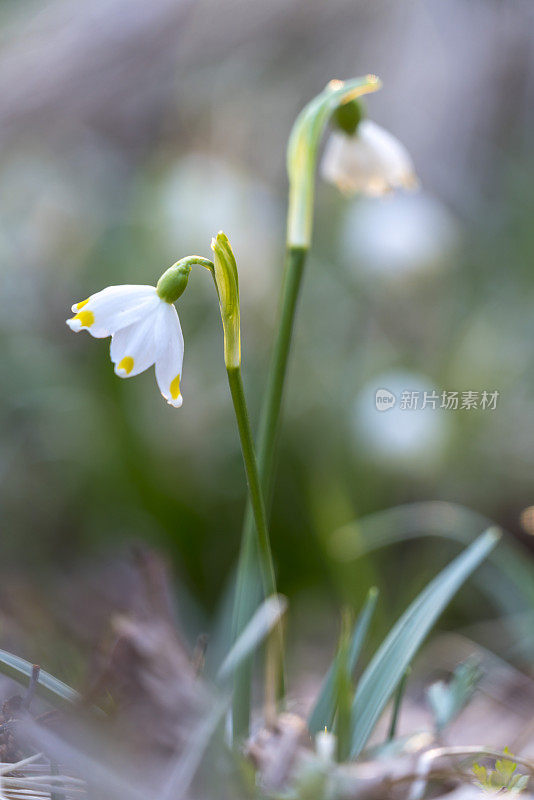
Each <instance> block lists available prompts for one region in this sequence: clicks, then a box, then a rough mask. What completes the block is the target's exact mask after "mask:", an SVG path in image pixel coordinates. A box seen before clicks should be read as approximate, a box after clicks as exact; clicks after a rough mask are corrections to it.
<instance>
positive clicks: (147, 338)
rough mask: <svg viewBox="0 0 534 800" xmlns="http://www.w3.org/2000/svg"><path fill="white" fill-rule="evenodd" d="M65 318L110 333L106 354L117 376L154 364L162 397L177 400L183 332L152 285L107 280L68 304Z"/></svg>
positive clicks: (81, 327) (136, 372) (71, 325)
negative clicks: (69, 310)
mask: <svg viewBox="0 0 534 800" xmlns="http://www.w3.org/2000/svg"><path fill="white" fill-rule="evenodd" d="M72 311H73V312H75V315H74V317H72V318H71V319H68V320H67V325H68V326H69V328H70V329H71V330H73V331H75V332H78V331H83V330H85V331H89V333H90V334H91V335H92V336H95V337H96V338H99V339H100V338H104V337H106V336H111V346H110V353H111V360H112V362H113V364H114V365H115V372H116V374H117V375H118V376H119V377H121V378H132V377H133V376H134V375H139V373H140V372H144V370H146V369H148V368H149V367H151V366H152V365H153V364H155V365H156V380H157V382H158V386H159V390H160V392H161V394H162V395H163V397H164V398H165V399H166V401H167V402H168V403H169V404H170V405H172V406H174V407H175V408H179V407H180V406H181V405H182V395H181V393H180V376H181V373H182V362H183V357H184V338H183V335H182V329H181V327H180V320H179V319H178V314H177V312H176V308H175V307H174V305H173V304H172V303H171V302H167V301H166V300H164V299H163V298H162V297H160V295H159V294H158V292H157V289H156V287H155V286H108V287H107V289H103V290H102V291H101V292H97V293H96V294H92V295H91V296H90V297H88V298H87V300H82V301H81V302H80V303H75V304H74V305H73V306H72Z"/></svg>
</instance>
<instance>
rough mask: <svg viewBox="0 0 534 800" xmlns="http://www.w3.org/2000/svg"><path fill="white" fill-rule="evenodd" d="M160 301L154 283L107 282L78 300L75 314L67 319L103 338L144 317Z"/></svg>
mask: <svg viewBox="0 0 534 800" xmlns="http://www.w3.org/2000/svg"><path fill="white" fill-rule="evenodd" d="M159 302H160V300H159V297H158V295H157V292H156V289H155V287H154V286H129V285H126V286H108V287H107V288H106V289H103V290H102V291H101V292H97V293H96V294H92V295H91V296H90V297H89V298H88V299H87V300H84V301H82V302H81V303H76V304H75V305H74V306H73V307H72V310H73V311H75V312H77V313H76V315H75V316H74V317H73V318H72V319H69V320H67V325H68V326H69V328H70V329H71V330H73V331H80V330H87V331H89V333H90V334H91V335H92V336H95V337H97V338H102V337H105V336H110V335H111V334H113V333H115V332H116V331H119V330H121V328H125V327H126V326H128V325H131V324H132V323H133V322H135V321H137V320H139V319H142V318H143V317H144V316H145V315H146V313H147V312H149V311H150V310H151V309H154V308H156V307H157V305H158V303H159Z"/></svg>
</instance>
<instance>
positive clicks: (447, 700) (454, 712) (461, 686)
mask: <svg viewBox="0 0 534 800" xmlns="http://www.w3.org/2000/svg"><path fill="white" fill-rule="evenodd" d="M481 677H482V672H481V670H480V667H479V665H478V663H477V662H476V661H474V660H468V661H464V662H463V663H462V664H458V666H457V667H456V669H455V670H454V672H453V674H452V678H451V680H450V681H449V683H448V684H447V683H445V682H444V681H436V683H433V684H432V685H431V686H429V688H428V690H427V697H428V702H429V703H430V706H431V708H432V712H433V714H434V719H435V722H436V728H437V730H438V731H442V730H443V729H444V728H446V727H447V725H449V724H450V723H451V722H452V721H453V719H454V718H455V717H456V716H458V714H459V713H460V711H461V710H462V709H463V708H464V707H465V706H466V705H467V703H468V702H469V700H470V699H471V697H472V696H473V693H474V691H475V689H476V687H477V685H478V683H479V681H480V678H481Z"/></svg>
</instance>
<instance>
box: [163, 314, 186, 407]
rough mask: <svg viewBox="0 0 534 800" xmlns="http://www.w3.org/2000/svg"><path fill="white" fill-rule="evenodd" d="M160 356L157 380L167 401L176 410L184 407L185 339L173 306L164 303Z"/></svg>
mask: <svg viewBox="0 0 534 800" xmlns="http://www.w3.org/2000/svg"><path fill="white" fill-rule="evenodd" d="M157 345H158V356H157V358H156V380H157V382H158V386H159V390H160V392H161V394H162V395H163V397H164V398H165V400H166V401H167V402H168V403H169V404H170V405H171V406H174V407H175V408H179V407H180V406H181V405H182V402H183V399H182V395H181V393H180V380H181V375H182V362H183V359H184V337H183V335H182V329H181V327H180V320H179V319H178V314H177V313H176V309H175V307H174V306H173V305H171V304H169V303H164V308H161V309H160V310H159V317H158V326H157Z"/></svg>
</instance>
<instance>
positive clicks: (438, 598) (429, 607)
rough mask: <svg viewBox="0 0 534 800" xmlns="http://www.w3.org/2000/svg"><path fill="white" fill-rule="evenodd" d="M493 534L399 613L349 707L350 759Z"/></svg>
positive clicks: (494, 539)
mask: <svg viewBox="0 0 534 800" xmlns="http://www.w3.org/2000/svg"><path fill="white" fill-rule="evenodd" d="M499 538H500V533H499V532H498V531H496V530H495V529H492V530H489V531H487V532H486V533H485V534H483V535H482V536H480V537H479V538H478V539H477V540H476V541H475V542H474V543H473V544H472V545H471V546H470V547H468V548H467V550H465V551H464V552H463V553H462V554H461V555H460V556H458V557H457V558H456V559H454V561H452V562H451V563H450V564H449V565H448V566H447V567H445V569H444V570H442V572H440V573H439V575H437V576H436V577H435V578H434V580H432V581H431V582H430V583H429V584H428V586H427V587H426V588H425V589H424V590H423V591H422V592H421V594H420V595H419V596H418V597H417V598H416V599H415V600H414V601H413V603H412V604H411V605H410V606H409V607H408V609H407V610H406V611H405V612H404V614H403V615H402V616H401V618H400V619H399V620H398V621H397V623H396V624H395V625H394V627H393V628H392V630H391V631H390V633H389V634H388V636H387V637H386V639H385V640H384V641H383V642H382V645H381V646H380V647H379V649H378V651H377V652H376V654H375V656H374V658H373V659H372V661H371V663H370V664H369V666H368V667H367V669H366V670H365V672H364V673H363V675H362V677H361V679H360V681H359V683H358V686H357V689H356V696H355V698H354V703H353V707H352V725H351V727H352V748H351V755H352V756H353V757H355V756H358V755H359V754H360V753H361V751H362V750H363V748H364V747H365V744H366V743H367V740H368V738H369V736H370V735H371V733H372V731H373V728H374V726H375V725H376V723H377V721H378V719H379V717H380V716H381V714H382V712H383V711H384V708H385V707H386V704H387V703H388V701H389V699H390V697H391V695H392V694H393V692H394V691H395V688H396V687H397V685H398V684H399V681H400V680H401V678H402V676H403V674H404V672H405V670H406V668H407V667H408V666H409V664H410V662H411V661H412V659H413V657H414V655H415V654H416V652H417V650H418V649H419V647H420V645H421V643H422V642H423V640H424V638H425V637H426V635H427V634H428V632H429V630H430V629H431V628H432V626H433V625H434V623H435V622H436V620H437V619H438V617H439V616H440V614H441V613H442V611H443V610H444V608H445V607H446V605H447V604H448V603H449V601H450V600H451V598H452V597H453V596H454V595H455V594H456V592H457V591H458V589H459V588H460V586H461V585H462V583H464V581H465V580H466V579H467V578H468V577H469V575H470V574H471V573H472V572H473V570H475V569H476V568H477V567H478V565H479V564H480V563H481V561H483V560H484V558H486V556H487V555H488V553H489V552H490V551H491V550H492V549H493V548H494V547H495V545H496V543H497V541H498V540H499Z"/></svg>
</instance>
